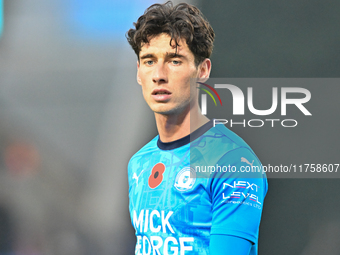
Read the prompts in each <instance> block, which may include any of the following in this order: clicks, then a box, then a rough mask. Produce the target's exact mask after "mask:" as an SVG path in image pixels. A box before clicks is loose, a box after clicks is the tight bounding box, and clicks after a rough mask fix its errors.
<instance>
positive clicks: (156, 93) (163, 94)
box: [151, 89, 171, 102]
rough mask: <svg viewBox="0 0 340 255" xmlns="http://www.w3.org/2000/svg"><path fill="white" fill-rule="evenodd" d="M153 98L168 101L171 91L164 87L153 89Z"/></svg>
mask: <svg viewBox="0 0 340 255" xmlns="http://www.w3.org/2000/svg"><path fill="white" fill-rule="evenodd" d="M151 95H152V97H153V99H154V100H156V101H158V102H161V101H163V102H164V101H168V100H169V99H170V97H171V92H170V91H169V90H166V89H154V90H153V91H152V93H151Z"/></svg>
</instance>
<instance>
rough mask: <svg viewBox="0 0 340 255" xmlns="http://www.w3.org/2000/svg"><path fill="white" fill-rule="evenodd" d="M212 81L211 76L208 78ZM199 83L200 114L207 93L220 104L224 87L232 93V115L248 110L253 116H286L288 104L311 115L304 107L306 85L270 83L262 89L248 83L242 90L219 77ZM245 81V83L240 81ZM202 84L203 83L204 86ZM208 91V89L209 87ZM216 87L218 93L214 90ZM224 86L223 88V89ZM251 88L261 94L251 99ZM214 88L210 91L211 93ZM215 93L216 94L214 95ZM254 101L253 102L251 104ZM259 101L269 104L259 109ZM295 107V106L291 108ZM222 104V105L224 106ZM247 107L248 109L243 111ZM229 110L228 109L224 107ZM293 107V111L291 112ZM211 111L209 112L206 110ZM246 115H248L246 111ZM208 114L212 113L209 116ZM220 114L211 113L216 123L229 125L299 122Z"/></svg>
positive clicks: (307, 94)
mask: <svg viewBox="0 0 340 255" xmlns="http://www.w3.org/2000/svg"><path fill="white" fill-rule="evenodd" d="M210 82H212V80H210ZM197 83H198V84H200V85H202V87H198V88H199V89H200V90H201V91H202V92H205V93H202V94H201V102H200V103H201V113H202V114H203V115H207V112H208V110H207V94H208V95H209V96H210V97H211V98H212V100H213V101H214V103H215V106H217V100H216V99H215V96H216V97H217V98H218V100H219V101H220V104H221V106H222V100H221V97H220V95H223V94H221V93H225V91H228V92H227V93H228V94H229V93H230V94H231V97H232V98H231V100H230V102H231V103H232V105H230V106H231V107H232V108H231V109H230V110H232V115H233V116H242V115H243V116H244V115H246V114H248V113H250V114H253V115H256V116H269V115H271V114H274V113H275V114H276V116H277V115H278V114H280V116H286V115H287V108H289V109H288V110H289V111H290V109H292V110H295V112H296V110H298V112H300V113H302V114H303V115H305V116H311V115H312V114H311V112H310V111H309V110H308V109H307V108H306V106H305V105H306V103H307V102H309V101H310V99H311V93H310V91H309V90H308V89H306V88H302V87H271V88H270V90H269V91H268V90H267V89H266V91H264V90H263V88H262V90H261V88H258V87H254V88H253V87H247V88H244V87H243V90H245V92H246V93H244V92H243V91H242V90H241V88H240V87H238V86H236V85H233V84H223V81H222V82H221V80H218V81H217V82H216V83H215V84H214V85H208V84H207V83H202V82H197ZM243 85H244V84H243ZM203 86H204V87H203ZM208 89H209V90H210V91H209V90H208ZM216 90H217V91H219V93H220V94H219V93H218V92H217V91H216ZM223 90H224V91H223ZM253 90H254V91H256V93H258V94H260V95H262V98H261V99H260V98H259V97H257V98H256V99H255V100H254V93H253ZM212 92H213V93H212ZM268 92H271V94H269V95H268ZM213 94H215V96H214V95H213ZM263 95H265V96H263ZM254 101H256V102H255V104H254ZM261 101H265V102H266V103H269V106H268V105H266V106H265V107H263V108H264V109H259V107H258V104H259V103H261ZM255 105H257V107H255ZM294 107H295V109H293V108H294ZM224 108H225V107H224ZM246 110H247V111H246ZM214 111H216V113H217V112H218V111H220V113H222V111H223V112H224V113H225V112H226V111H225V110H223V108H221V109H220V110H219V109H217V108H216V109H215V110H214ZM227 111H229V109H227ZM293 112H294V111H292V113H293ZM209 114H210V113H209ZM248 116H249V115H248ZM210 117H211V116H210ZM220 117H221V116H214V117H213V118H214V119H216V120H218V121H217V122H218V124H227V123H230V125H231V127H232V125H233V124H234V125H242V126H244V127H246V126H249V127H262V126H264V125H265V123H269V124H271V127H274V126H275V123H276V122H280V123H281V126H283V127H295V126H297V124H298V122H297V120H296V119H283V120H282V119H279V118H268V117H267V119H260V118H256V119H250V120H246V119H242V120H240V119H239V118H238V120H236V119H230V120H227V119H222V118H220Z"/></svg>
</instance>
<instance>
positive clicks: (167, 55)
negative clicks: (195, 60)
mask: <svg viewBox="0 0 340 255" xmlns="http://www.w3.org/2000/svg"><path fill="white" fill-rule="evenodd" d="M165 57H166V58H185V56H183V55H181V54H178V53H169V52H167V53H166V56H165ZM146 58H155V55H154V54H150V53H149V54H145V55H142V56H141V57H140V59H146Z"/></svg>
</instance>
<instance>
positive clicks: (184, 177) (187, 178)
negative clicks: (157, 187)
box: [175, 167, 196, 191]
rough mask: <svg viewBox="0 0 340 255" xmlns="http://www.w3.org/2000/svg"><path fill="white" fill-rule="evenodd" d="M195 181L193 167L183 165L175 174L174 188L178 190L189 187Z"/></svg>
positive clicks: (184, 189) (185, 189)
mask: <svg viewBox="0 0 340 255" xmlns="http://www.w3.org/2000/svg"><path fill="white" fill-rule="evenodd" d="M195 181H196V172H195V170H194V169H193V168H190V167H185V168H183V169H182V170H181V171H179V173H178V174H177V176H176V180H175V188H176V189H177V190H178V191H187V190H189V189H191V188H192V187H193V186H194V184H195Z"/></svg>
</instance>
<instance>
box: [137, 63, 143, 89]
mask: <svg viewBox="0 0 340 255" xmlns="http://www.w3.org/2000/svg"><path fill="white" fill-rule="evenodd" d="M137 82H138V84H139V85H142V81H141V78H140V77H139V60H137Z"/></svg>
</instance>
